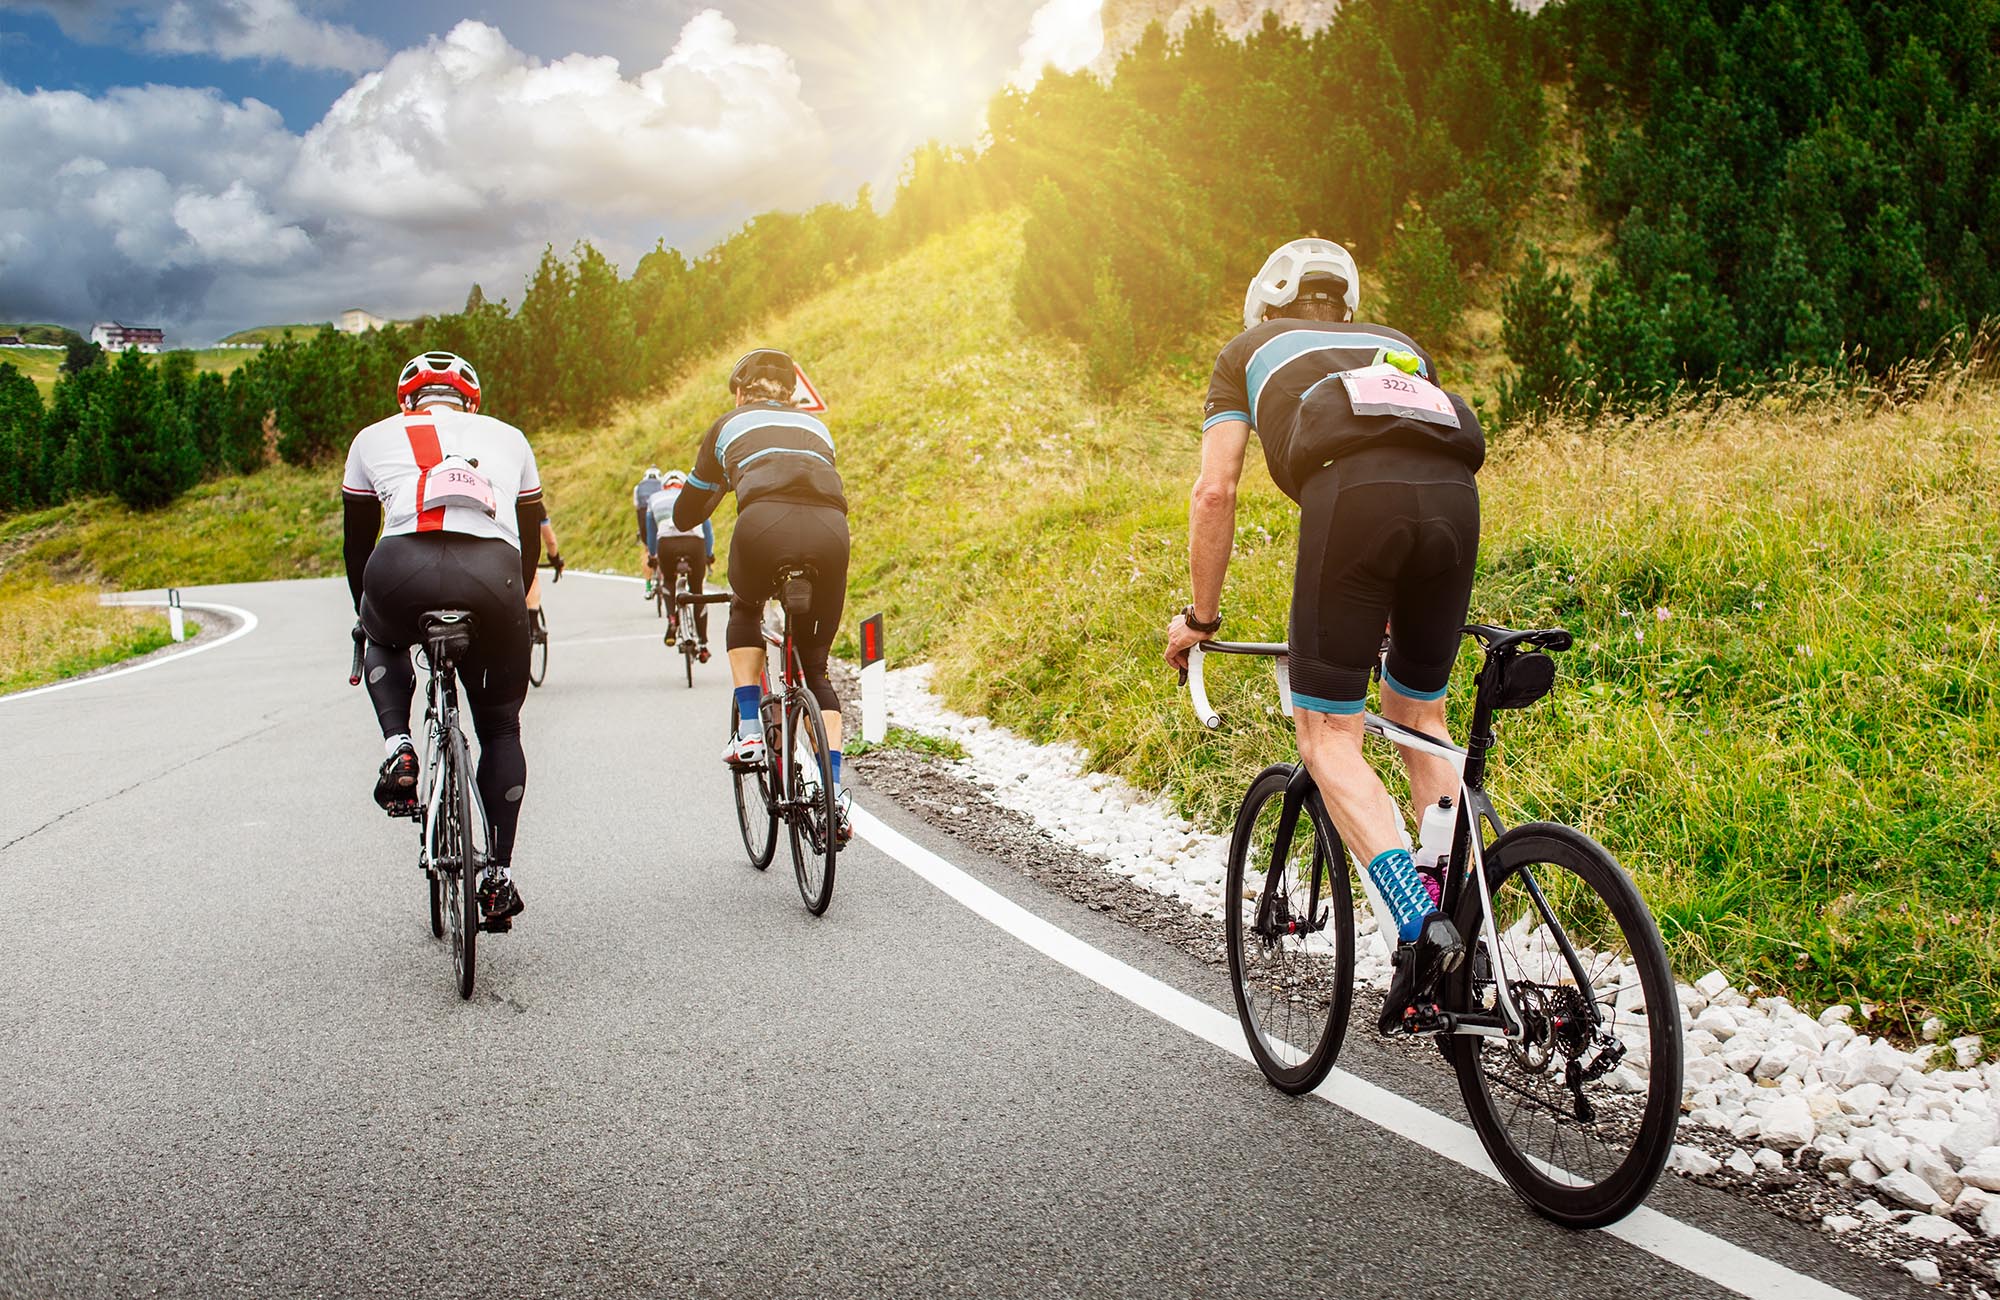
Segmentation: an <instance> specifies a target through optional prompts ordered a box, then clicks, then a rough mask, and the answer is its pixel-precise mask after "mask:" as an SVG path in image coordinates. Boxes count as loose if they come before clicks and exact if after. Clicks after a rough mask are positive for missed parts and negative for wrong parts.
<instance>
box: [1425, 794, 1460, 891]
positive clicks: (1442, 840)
mask: <svg viewBox="0 0 2000 1300" xmlns="http://www.w3.org/2000/svg"><path fill="white" fill-rule="evenodd" d="M1457 829H1458V810H1457V809H1456V808H1455V807H1453V806H1452V802H1451V796H1450V795H1446V796H1445V797H1444V798H1442V799H1440V800H1438V801H1437V803H1436V804H1434V805H1433V806H1431V807H1429V808H1426V809H1424V820H1423V825H1422V826H1420V827H1419V828H1418V830H1417V851H1416V854H1415V857H1416V860H1417V865H1418V866H1419V867H1422V868H1424V869H1425V870H1433V869H1435V870H1436V871H1437V872H1438V874H1440V875H1442V874H1444V859H1445V855H1446V854H1448V853H1450V852H1451V836H1452V832H1453V831H1455V830H1457Z"/></svg>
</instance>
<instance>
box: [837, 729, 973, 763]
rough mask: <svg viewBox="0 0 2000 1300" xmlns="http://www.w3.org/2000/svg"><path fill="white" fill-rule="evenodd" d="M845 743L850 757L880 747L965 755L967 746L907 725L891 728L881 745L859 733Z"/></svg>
mask: <svg viewBox="0 0 2000 1300" xmlns="http://www.w3.org/2000/svg"><path fill="white" fill-rule="evenodd" d="M844 743H845V744H846V746H847V754H848V756H849V757H850V758H851V757H853V756H854V755H856V754H866V753H870V752H872V751H874V750H878V749H902V750H908V751H909V752H910V753H912V754H928V755H930V756H931V757H933V758H952V759H958V758H964V757H965V746H963V745H961V744H959V743H958V742H957V741H955V740H953V739H952V738H951V737H949V736H927V735H925V734H924V733H923V732H921V731H911V730H909V729H908V728H907V727H891V728H889V730H888V731H887V732H886V733H885V734H884V735H883V737H882V743H881V744H879V745H871V744H869V743H868V742H867V741H865V740H863V739H861V737H860V736H859V735H853V736H849V737H848V738H847V739H846V741H845V742H844Z"/></svg>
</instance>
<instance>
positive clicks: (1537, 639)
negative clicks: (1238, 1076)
mask: <svg viewBox="0 0 2000 1300" xmlns="http://www.w3.org/2000/svg"><path fill="white" fill-rule="evenodd" d="M1465 633H1466V635H1468V636H1471V637H1472V638H1473V639H1474V640H1476V641H1477V642H1478V643H1479V644H1480V646H1481V647H1482V648H1483V650H1484V662H1483V663H1482V665H1481V667H1480V670H1479V676H1478V679H1477V684H1478V689H1477V694H1476V696H1475V698H1474V701H1473V709H1472V724H1471V729H1470V732H1469V733H1468V734H1469V742H1468V745H1467V747H1466V748H1464V749H1460V748H1459V747H1457V746H1456V745H1453V744H1452V743H1451V742H1450V741H1448V740H1444V739H1441V738H1439V737H1436V736H1429V735H1425V734H1423V733H1421V732H1418V731H1413V730H1411V729H1410V728H1407V727H1403V726H1400V725H1398V724H1397V723H1395V722H1392V721H1390V720H1388V719H1386V718H1383V717H1380V716H1379V715H1377V714H1374V713H1367V714H1365V715H1364V730H1365V731H1366V733H1367V734H1368V735H1370V736H1375V737H1379V738H1381V739H1384V740H1388V741H1390V742H1392V743H1394V744H1395V745H1398V746H1401V747H1404V748H1408V749H1412V750H1417V751H1421V752H1423V753H1427V754H1434V755H1437V756H1439V757H1442V758H1444V759H1446V760H1447V761H1449V762H1451V763H1452V764H1453V766H1454V767H1456V768H1458V769H1459V772H1460V788H1459V799H1458V801H1457V808H1456V818H1457V824H1456V827H1455V829H1454V831H1453V834H1452V838H1451V849H1450V854H1449V857H1448V859H1447V860H1446V862H1445V864H1444V867H1445V872H1444V877H1445V878H1444V894H1443V898H1442V900H1441V901H1440V903H1439V910H1441V911H1442V912H1444V914H1445V915H1446V916H1448V917H1450V918H1451V920H1452V921H1453V923H1454V924H1455V925H1456V926H1457V929H1458V933H1459V934H1460V935H1461V936H1464V938H1465V941H1466V943H1467V948H1468V951H1467V954H1465V955H1469V957H1470V960H1463V959H1462V958H1461V959H1458V960H1456V961H1453V960H1451V959H1449V958H1446V959H1442V960H1440V959H1439V954H1438V953H1437V952H1436V951H1435V950H1434V949H1432V948H1430V946H1429V945H1428V944H1426V943H1425V942H1423V941H1421V940H1420V941H1419V942H1418V943H1417V944H1414V945H1404V946H1403V949H1402V951H1401V952H1400V953H1399V954H1398V961H1399V962H1401V961H1412V962H1417V963H1418V965H1417V966H1416V968H1415V973H1414V976H1413V982H1412V983H1411V984H1410V985H1409V990H1410V992H1411V994H1412V997H1411V999H1410V1001H1409V1003H1408V1005H1406V1006H1402V1007H1388V1006H1386V1005H1385V1007H1384V1011H1383V1015H1382V1017H1381V1021H1380V1026H1381V1028H1382V1029H1383V1031H1384V1032H1385V1033H1391V1034H1397V1035H1428V1036H1432V1037H1434V1038H1435V1041H1436V1042H1437V1045H1438V1047H1439V1049H1440V1051H1442V1053H1443V1054H1444V1056H1445V1058H1446V1059H1447V1060H1448V1061H1449V1062H1450V1063H1451V1066H1452V1069H1453V1071H1454V1073H1455V1074H1456V1075H1457V1078H1458V1084H1459V1092H1460V1094H1461V1095H1462V1096H1463V1098H1464V1101H1465V1108H1466V1111H1467V1113H1468V1114H1469V1115H1470V1117H1471V1119H1472V1125H1473V1128H1474V1129H1475V1130H1476V1131H1477V1132H1478V1134H1479V1139H1480V1141H1481V1142H1482V1143H1483V1144H1484V1145H1485V1148H1486V1151H1487V1154H1488V1155H1489V1156H1490V1157H1491V1158H1492V1160H1493V1163H1494V1164H1495V1165H1496V1166H1498V1168H1499V1170H1500V1173H1501V1174H1502V1175H1503V1176H1504V1177H1505V1178H1506V1180H1507V1183H1508V1185H1509V1186H1511V1187H1512V1188H1513V1189H1514V1191H1515V1192H1516V1193H1517V1194H1518V1195H1519V1196H1520V1197H1521V1198H1522V1199H1523V1200H1524V1201H1526V1202H1527V1203H1528V1204H1529V1205H1530V1206H1531V1207H1533V1208H1534V1209H1535V1210H1536V1211H1537V1212H1538V1213H1540V1214H1542V1215H1544V1216H1546V1217H1547V1218H1550V1219H1552V1220H1555V1221H1556V1222H1558V1223H1562V1224H1565V1225H1568V1226H1570V1227H1575V1228H1589V1227H1600V1226H1602V1225H1604V1224H1607V1223H1611V1222H1614V1221H1616V1220H1618V1219H1620V1218H1623V1217H1624V1216H1625V1215H1627V1214H1629V1213H1630V1212H1631V1211H1632V1210H1634V1209H1635V1208H1637V1207H1638V1205H1639V1204H1640V1203H1641V1202H1642V1201H1643V1200H1644V1199H1645V1198H1646V1195H1647V1193H1648V1192H1649V1191H1651V1189H1652V1187H1653V1184H1654V1182H1655V1181H1656V1180H1657V1179H1658V1177H1659V1175H1660V1171H1661V1169H1662V1168H1663V1167H1664V1166H1665V1164H1666V1160H1667V1156H1668V1155H1669V1153H1670V1152H1671V1151H1672V1149H1673V1143H1674V1133H1675V1130H1676V1128H1677V1126H1678V1124H1679V1119H1680V1100H1681V1051H1682V1047H1681V1021H1680V1003H1679V1000H1678V998H1677V996H1676V994H1675V991H1674V980H1673V972H1672V969H1671V968H1670V967H1669V966H1668V964H1667V955H1666V949H1665V947H1664V945H1662V943H1661V942H1660V935H1659V929H1658V927H1657V926H1656V925H1655V924H1654V921H1653V916H1652V913H1651V912H1650V911H1648V910H1647V907H1646V904H1645V901H1644V900H1643V899H1642V898H1641V897H1640V896H1639V891H1638V890H1637V888H1635V887H1634V886H1633V884H1632V881H1631V879H1630V878H1629V877H1628V876H1627V875H1626V874H1625V872H1624V870H1623V869H1622V868H1621V867H1620V866H1619V865H1618V862H1617V860H1616V859H1615V858H1613V857H1612V855H1611V854H1610V853H1609V852H1608V851H1607V850H1605V848H1604V847H1603V846H1602V845H1600V844H1598V843H1597V842H1596V841H1595V840H1593V839H1591V838H1590V837H1589V836H1588V835H1585V834H1584V833H1583V832H1582V831H1579V830H1576V829H1574V828H1572V827H1568V826H1561V825H1556V824H1554V823H1551V822H1534V823H1529V824H1526V825H1521V826H1515V827H1513V828H1511V829H1509V828H1507V827H1505V826H1503V825H1502V824H1501V821H1500V818H1499V815H1498V814H1497V813H1496V812H1495V810H1494V806H1493V801H1492V799H1491V798H1490V797H1489V796H1488V794H1487V791H1486V784H1485V780H1486V762H1487V758H1488V755H1489V754H1490V753H1491V751H1492V749H1493V747H1494V744H1495V743H1496V741H1495V737H1494V734H1493V722H1494V716H1495V714H1496V713H1497V712H1499V711H1501V710H1506V709H1520V708H1525V707H1527V706H1528V705H1530V704H1533V703H1534V702H1535V701H1537V700H1539V699H1541V698H1542V697H1543V696H1545V695H1547V694H1548V693H1549V691H1550V690H1552V689H1553V688H1554V684H1555V661H1554V660H1553V659H1551V658H1550V657H1549V655H1548V653H1545V652H1547V651H1555V652H1560V651H1563V650H1567V649H1568V648H1569V646H1570V644H1571V636H1570V634H1569V633H1568V632H1566V631H1563V630H1561V629H1545V630H1536V631H1514V630H1510V629H1507V628H1500V627H1490V626H1486V625H1484V624H1474V625H1470V626H1468V627H1467V628H1466V629H1465ZM1289 653H1290V651H1289V647H1288V646H1286V645H1285V644H1284V643H1282V642H1272V643H1243V642H1221V641H1209V642H1205V643H1203V644H1201V645H1200V646H1198V647H1196V649H1195V650H1194V651H1192V652H1190V654H1189V656H1188V676H1187V686H1188V691H1189V694H1190V696H1191V697H1192V700H1193V703H1194V707H1195V712H1196V714H1197V716H1198V717H1200V719H1201V721H1202V722H1203V724H1204V725H1206V726H1208V727H1210V728H1214V727H1217V726H1219V725H1220V723H1221V720H1220V718H1219V716H1218V715H1217V713H1216V711H1215V710H1214V709H1213V708H1212V707H1211V706H1210V704H1209V702H1208V696H1207V693H1206V691H1205V689H1204V685H1203V680H1202V659H1203V657H1204V655H1205V654H1234V655H1261V656H1268V657H1271V658H1272V659H1273V660H1274V669H1275V673H1276V676H1277V681H1278V693H1279V699H1280V702H1281V704H1282V705H1283V710H1284V712H1285V713H1286V714H1287V715H1288V716H1289V715H1290V713H1291V710H1292V701H1291V692H1290V683H1289V680H1288V675H1287V672H1286V657H1287V656H1288V655H1289ZM1348 862H1349V855H1348V853H1347V851H1346V849H1345V847H1344V846H1343V844H1342V842H1341V838H1340V834H1339V832H1338V831H1337V830H1336V829H1335V827H1334V825H1333V822H1332V819H1331V818H1330V817H1329V816H1328V814H1327V810H1326V805H1325V803H1324V802H1323V801H1322V799H1321V797H1320V792H1319V789H1318V787H1317V786H1316V785H1315V783H1314V781H1313V779H1312V777H1311V775H1310V774H1309V773H1308V772H1307V771H1306V769H1305V766H1304V765H1303V764H1301V763H1275V764H1272V765H1271V766H1270V767H1267V768H1265V769H1264V770H1263V771H1262V772H1261V773H1259V774H1258V776H1257V778H1256V780H1254V781H1253V782H1251V784H1250V789H1249V791H1248V792H1247V793H1246V794H1245V795H1244V798H1243V803H1242V806H1241V807H1240V808H1239V810H1238V812H1237V815H1236V824H1235V828H1234V830H1233V832H1232V834H1231V836H1230V841H1229V860H1228V871H1227V876H1226V878H1225V883H1224V886H1223V889H1224V893H1223V897H1224V899H1225V900H1227V901H1226V902H1225V906H1224V917H1223V920H1224V929H1225V932H1226V934H1227V940H1228V944H1227V946H1228V953H1229V974H1230V982H1231V985H1232V986H1233V988H1234V992H1235V998H1236V1011H1237V1016H1238V1018H1239V1019H1240V1021H1241V1022H1242V1025H1243V1030H1244V1037H1245V1038H1246V1039H1247V1040H1248V1043H1249V1047H1250V1054H1251V1056H1252V1057H1254V1058H1255V1060H1256V1062H1257V1065H1258V1068H1259V1069H1261V1070H1262V1071H1263V1072H1264V1075H1265V1077H1266V1078H1267V1079H1269V1080H1270V1081H1271V1083H1273V1084H1274V1085H1276V1086H1277V1087H1278V1088H1280V1089H1283V1090H1284V1091H1286V1092H1290V1093H1303V1092H1309V1091H1311V1090H1312V1089H1314V1088H1316V1087H1318V1086H1319V1085H1320V1083H1321V1082H1322V1081H1324V1080H1325V1078H1326V1076H1327V1073H1328V1072H1329V1071H1330V1070H1332V1068H1333V1064H1334V1060H1335V1058H1336V1057H1337V1056H1338V1055H1339V1052H1340V1045H1341V1040H1342V1038H1343V1037H1344V1035H1345V1033H1346V1030H1347V1020H1348V1014H1349V1011H1350V1009H1351V1007H1352V1003H1353V994H1354V960H1355V956H1354V954H1355V933H1354V911H1355V908H1354V886H1353V884H1352V883H1351V882H1350V879H1349V876H1348V866H1347V864H1348ZM1355 875H1356V879H1359V877H1360V875H1361V873H1360V872H1359V871H1358V869H1357V870H1356V873H1355ZM1364 888H1365V887H1364ZM1447 967H1449V969H1447ZM1385 1001H1386V999H1385Z"/></svg>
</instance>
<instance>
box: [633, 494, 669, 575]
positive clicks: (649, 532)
mask: <svg viewBox="0 0 2000 1300" xmlns="http://www.w3.org/2000/svg"><path fill="white" fill-rule="evenodd" d="M662 486H664V485H663V484H662V483H661V482H660V467H659V466H658V465H648V466H646V472H645V474H643V475H641V476H640V479H639V482H638V485H637V486H636V487H634V488H633V489H632V513H633V516H634V519H635V520H636V522H637V526H638V537H639V552H640V554H639V572H640V574H641V576H643V577H644V578H645V579H646V599H647V600H651V599H652V598H653V582H654V575H653V541H654V534H653V516H652V513H651V512H650V511H649V510H647V508H646V507H647V506H648V505H650V504H651V503H652V500H653V497H654V496H655V495H656V494H657V493H658V492H659V490H660V488H661V487H662Z"/></svg>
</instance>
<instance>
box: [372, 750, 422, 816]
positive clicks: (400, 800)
mask: <svg viewBox="0 0 2000 1300" xmlns="http://www.w3.org/2000/svg"><path fill="white" fill-rule="evenodd" d="M375 802H376V803H378V804H381V805H382V811H384V812H386V813H388V814H389V815H390V816H391V817H414V816H416V815H417V751H416V750H415V749H414V748H413V747H412V746H411V745H410V744H409V743H408V742H405V743H403V744H401V745H399V746H397V747H396V752H395V753H393V754H391V755H389V757H387V758H385V759H383V760H382V766H381V768H380V769H379V770H378V771H377V772H376V775H375Z"/></svg>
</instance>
